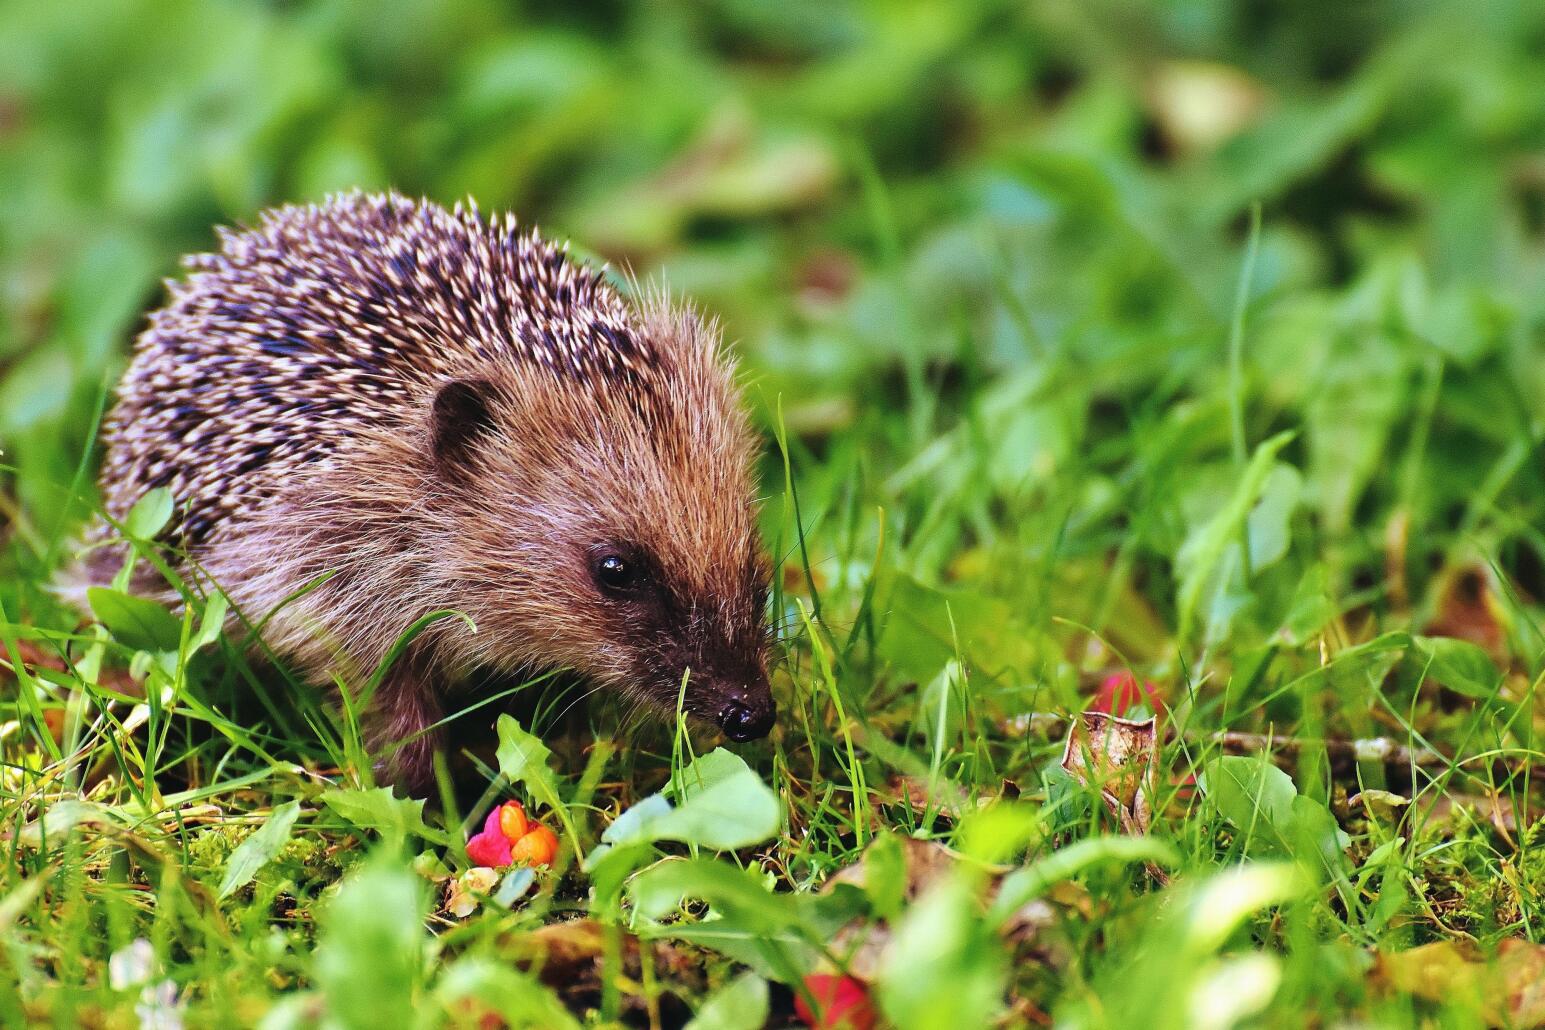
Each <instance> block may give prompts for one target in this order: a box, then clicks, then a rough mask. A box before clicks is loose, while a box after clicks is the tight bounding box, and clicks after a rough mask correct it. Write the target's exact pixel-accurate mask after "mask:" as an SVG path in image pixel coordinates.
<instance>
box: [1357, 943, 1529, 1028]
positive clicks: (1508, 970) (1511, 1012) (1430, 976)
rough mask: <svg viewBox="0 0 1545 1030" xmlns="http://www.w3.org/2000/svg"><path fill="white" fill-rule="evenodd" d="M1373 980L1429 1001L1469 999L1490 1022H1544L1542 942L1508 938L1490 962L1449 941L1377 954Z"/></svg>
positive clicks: (1515, 1024) (1503, 1024) (1496, 1023)
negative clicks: (1539, 943)
mask: <svg viewBox="0 0 1545 1030" xmlns="http://www.w3.org/2000/svg"><path fill="white" fill-rule="evenodd" d="M1373 977H1374V982H1375V983H1378V984H1381V985H1382V986H1384V987H1385V988H1386V989H1388V990H1392V991H1399V992H1402V993H1406V994H1413V995H1415V996H1416V997H1418V998H1423V999H1426V1000H1427V1001H1432V1002H1443V1001H1450V1000H1460V1001H1465V1000H1467V1001H1469V1002H1471V1003H1472V1004H1473V1005H1475V1006H1476V1007H1477V1008H1478V1009H1479V1010H1480V1012H1481V1014H1482V1015H1483V1016H1484V1017H1485V1019H1486V1021H1487V1022H1488V1023H1490V1024H1491V1025H1493V1026H1518V1027H1522V1026H1541V1025H1545V947H1541V946H1540V945H1538V944H1533V943H1531V942H1529V941H1525V940H1519V939H1517V938H1511V939H1508V940H1505V941H1503V942H1502V945H1501V947H1500V948H1498V950H1497V954H1496V957H1495V958H1494V959H1492V960H1490V961H1488V960H1486V959H1485V958H1484V957H1482V956H1480V955H1478V954H1476V953H1474V952H1472V951H1469V950H1467V949H1465V948H1462V947H1460V945H1458V944H1456V943H1455V942H1453V941H1438V942H1436V943H1433V944H1424V945H1422V946H1421V947H1419V948H1412V949H1411V950H1410V951H1402V952H1396V953H1395V954H1391V955H1380V956H1379V958H1378V964H1377V965H1376V966H1375V967H1374V973H1373Z"/></svg>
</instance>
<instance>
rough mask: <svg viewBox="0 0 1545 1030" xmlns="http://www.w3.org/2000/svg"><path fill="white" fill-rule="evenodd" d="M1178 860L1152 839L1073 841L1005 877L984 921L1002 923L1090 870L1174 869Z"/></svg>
mask: <svg viewBox="0 0 1545 1030" xmlns="http://www.w3.org/2000/svg"><path fill="white" fill-rule="evenodd" d="M1177 860H1178V856H1177V855H1176V854H1175V849H1174V848H1173V847H1171V846H1170V845H1168V844H1166V843H1164V842H1163V841H1161V840H1155V839H1154V838H1152V837H1091V838H1088V839H1086V840H1080V841H1074V842H1073V843H1072V844H1069V845H1067V846H1066V847H1061V848H1058V849H1057V850H1056V851H1053V852H1052V853H1051V854H1049V855H1046V856H1044V857H1042V858H1039V859H1037V860H1036V861H1034V862H1032V863H1031V864H1029V865H1027V866H1024V867H1022V868H1020V869H1016V870H1014V871H1013V872H1012V873H1009V874H1008V875H1007V876H1005V877H1004V878H1003V883H1002V884H1001V885H1000V886H999V888H998V895H997V897H996V898H994V899H993V903H992V907H991V909H990V910H989V911H988V916H987V918H988V921H989V922H992V923H994V924H997V923H1002V922H1003V921H1004V920H1006V919H1008V918H1009V917H1010V916H1012V915H1013V914H1014V913H1015V912H1016V911H1018V910H1019V909H1020V907H1022V906H1023V905H1025V904H1026V903H1027V902H1029V901H1032V900H1034V899H1035V898H1038V897H1040V896H1041V895H1042V894H1043V893H1045V892H1046V889H1047V888H1048V887H1050V886H1052V885H1053V884H1055V883H1060V882H1062V881H1063V880H1070V879H1072V878H1073V877H1074V876H1077V875H1078V874H1079V873H1081V872H1083V871H1084V870H1085V869H1088V868H1090V867H1091V866H1096V865H1103V864H1106V863H1110V864H1116V865H1127V864H1129V863H1132V862H1154V863H1157V864H1160V865H1174V864H1175V862H1176V861H1177Z"/></svg>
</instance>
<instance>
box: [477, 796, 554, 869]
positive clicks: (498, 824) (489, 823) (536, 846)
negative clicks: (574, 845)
mask: <svg viewBox="0 0 1545 1030" xmlns="http://www.w3.org/2000/svg"><path fill="white" fill-rule="evenodd" d="M557 856H558V836H557V834H555V833H553V831H552V830H549V829H548V828H547V827H545V826H543V825H542V824H541V823H539V822H536V821H534V820H532V819H529V818H527V816H526V810H525V808H524V807H522V805H521V803H520V802H519V801H506V802H505V803H504V804H502V805H500V806H499V807H498V808H495V809H494V810H493V811H492V812H489V813H488V818H487V819H485V820H484V821H483V829H482V830H481V831H479V832H478V833H475V834H473V835H472V839H471V840H469V841H467V857H468V858H470V859H471V860H472V861H473V863H475V864H476V865H480V866H492V867H493V868H495V869H502V868H504V867H505V866H509V865H516V864H521V865H531V866H543V865H552V863H553V859H554V858H556V857H557Z"/></svg>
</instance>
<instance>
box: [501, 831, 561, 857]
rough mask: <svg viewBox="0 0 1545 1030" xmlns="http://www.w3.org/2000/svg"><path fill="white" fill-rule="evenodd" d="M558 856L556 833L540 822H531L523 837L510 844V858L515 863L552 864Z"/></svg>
mask: <svg viewBox="0 0 1545 1030" xmlns="http://www.w3.org/2000/svg"><path fill="white" fill-rule="evenodd" d="M557 857H558V835H557V834H556V833H554V832H553V831H551V830H549V829H548V828H547V827H545V826H543V825H542V824H541V823H532V824H531V829H530V830H528V831H527V832H526V835H525V836H524V837H521V838H520V840H517V841H516V842H515V843H514V844H512V845H510V859H511V861H513V862H515V864H516V865H532V866H541V865H552V864H553V859H555V858H557Z"/></svg>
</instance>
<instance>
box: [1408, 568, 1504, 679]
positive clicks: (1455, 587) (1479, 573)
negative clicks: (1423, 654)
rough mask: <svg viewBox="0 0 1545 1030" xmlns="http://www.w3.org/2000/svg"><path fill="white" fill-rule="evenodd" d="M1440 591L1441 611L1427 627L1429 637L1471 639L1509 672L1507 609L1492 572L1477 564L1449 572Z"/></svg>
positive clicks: (1448, 570) (1439, 584) (1443, 578)
mask: <svg viewBox="0 0 1545 1030" xmlns="http://www.w3.org/2000/svg"><path fill="white" fill-rule="evenodd" d="M1437 592H1438V610H1437V614H1436V615H1435V616H1434V617H1433V620H1432V621H1431V622H1430V623H1428V624H1427V629H1426V632H1427V634H1428V635H1429V636H1434V637H1454V638H1456V639H1459V640H1468V641H1469V642H1470V643H1472V644H1475V645H1477V646H1478V647H1480V648H1482V649H1483V650H1485V652H1486V653H1487V654H1488V655H1490V656H1491V658H1492V660H1493V661H1495V662H1496V663H1497V664H1498V665H1500V666H1501V667H1502V668H1504V669H1506V668H1507V665H1508V662H1507V658H1508V654H1507V629H1506V627H1505V625H1504V622H1503V620H1504V618H1505V612H1506V609H1505V608H1504V607H1503V605H1502V602H1501V601H1500V600H1499V599H1498V597H1497V592H1496V588H1495V584H1494V583H1493V582H1492V576H1491V570H1490V569H1488V568H1487V567H1486V566H1484V565H1479V564H1473V563H1472V564H1468V565H1460V566H1457V567H1453V568H1449V569H1446V570H1444V572H1442V573H1441V574H1440V576H1439V581H1438V585H1437Z"/></svg>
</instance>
